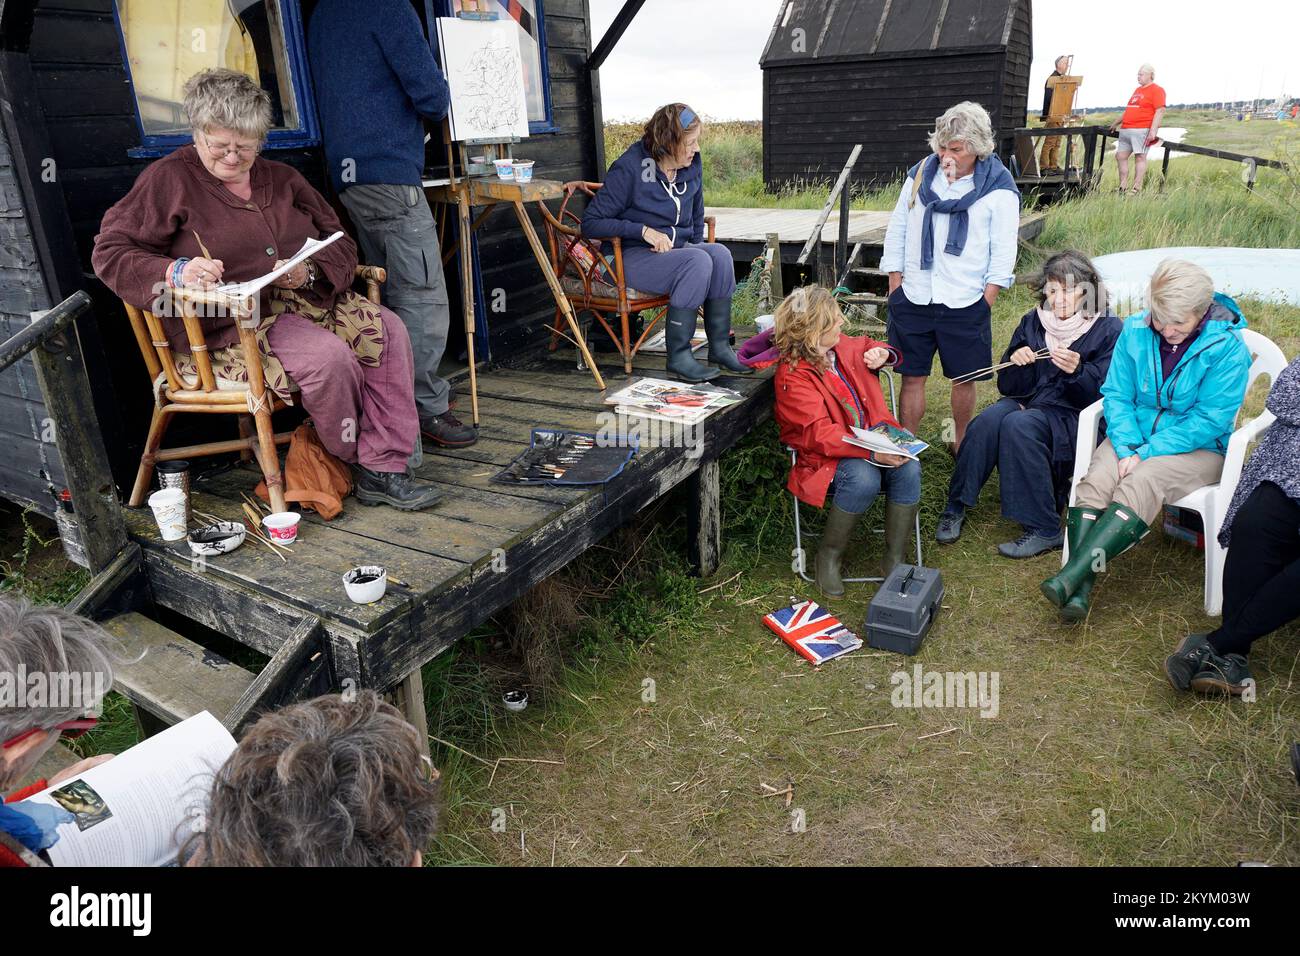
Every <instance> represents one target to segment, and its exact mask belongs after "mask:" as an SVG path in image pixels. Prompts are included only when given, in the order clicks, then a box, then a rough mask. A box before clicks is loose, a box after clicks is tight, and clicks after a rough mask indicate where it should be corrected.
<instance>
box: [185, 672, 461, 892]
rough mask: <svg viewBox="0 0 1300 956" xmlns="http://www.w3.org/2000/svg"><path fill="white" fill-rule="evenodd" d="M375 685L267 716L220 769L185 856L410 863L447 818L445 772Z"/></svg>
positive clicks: (247, 861) (196, 859)
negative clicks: (442, 788)
mask: <svg viewBox="0 0 1300 956" xmlns="http://www.w3.org/2000/svg"><path fill="white" fill-rule="evenodd" d="M420 743H421V741H420V738H419V735H418V734H417V733H416V730H415V728H414V727H412V726H411V725H410V724H409V723H407V722H406V720H405V718H403V717H402V715H401V713H400V712H399V711H398V710H397V708H396V707H394V706H393V705H392V704H389V703H386V702H385V701H384V700H382V699H381V698H380V697H379V695H377V694H376V693H375V692H374V691H372V690H363V691H361V692H360V693H359V694H358V695H357V697H356V699H355V700H347V699H346V698H344V697H342V696H340V695H338V694H330V695H327V696H325V697H317V698H316V699H315V700H310V701H307V702H305V703H301V704H293V705H291V706H289V707H285V708H282V709H281V710H278V711H275V712H274V713H270V714H267V715H265V716H264V717H262V718H261V719H260V720H258V721H257V723H256V724H254V725H253V726H252V727H251V728H250V729H249V731H248V733H247V734H245V736H244V739H243V740H241V741H240V743H239V747H238V748H237V749H236V750H235V752H234V753H233V754H231V755H230V757H229V758H228V759H227V760H226V762H225V764H224V765H223V766H222V767H221V769H220V770H218V771H217V773H216V777H215V779H214V780H213V783H212V789H211V792H210V795H209V804H208V808H207V813H206V827H205V828H204V829H203V830H202V831H201V832H199V833H196V834H193V835H192V836H191V837H190V838H189V839H188V840H187V841H186V845H185V846H184V847H183V848H182V850H181V858H182V859H185V860H189V861H190V862H192V863H194V864H198V865H203V866H410V865H411V863H412V862H413V861H414V860H415V855H416V853H417V852H420V851H421V850H422V849H423V848H424V846H425V844H426V843H428V841H429V839H430V837H431V836H432V835H433V832H434V828H435V827H436V825H437V822H438V772H437V770H435V769H434V767H433V765H432V764H431V763H430V762H429V758H428V757H425V756H424V754H423V751H422V749H421V747H420Z"/></svg>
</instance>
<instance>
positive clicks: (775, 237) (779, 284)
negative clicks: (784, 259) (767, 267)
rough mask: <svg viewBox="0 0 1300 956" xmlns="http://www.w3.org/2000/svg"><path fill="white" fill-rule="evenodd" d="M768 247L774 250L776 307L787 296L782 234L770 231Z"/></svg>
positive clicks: (773, 288)
mask: <svg viewBox="0 0 1300 956" xmlns="http://www.w3.org/2000/svg"><path fill="white" fill-rule="evenodd" d="M767 247H768V248H769V249H771V250H772V308H773V309H775V308H776V306H778V305H780V304H781V300H782V299H784V298H785V280H784V279H783V278H782V276H781V236H780V235H779V234H778V233H775V232H769V233H768V234H767Z"/></svg>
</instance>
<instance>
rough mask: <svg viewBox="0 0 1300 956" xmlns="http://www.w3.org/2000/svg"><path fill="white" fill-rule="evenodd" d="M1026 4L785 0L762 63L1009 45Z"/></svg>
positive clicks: (1015, 0) (1008, 0) (1003, 0)
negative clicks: (1018, 14)
mask: <svg viewBox="0 0 1300 956" xmlns="http://www.w3.org/2000/svg"><path fill="white" fill-rule="evenodd" d="M1021 2H1024V3H1029V2H1031V0H786V2H785V3H783V4H781V7H780V9H779V10H778V11H777V15H776V23H775V24H774V25H773V27H772V33H771V35H770V36H769V37H768V40H767V46H766V48H764V50H763V56H762V57H761V59H760V60H759V64H760V65H761V66H763V67H767V66H774V65H785V64H794V63H807V62H808V61H809V60H864V59H869V58H873V57H881V58H885V57H897V56H906V55H908V54H916V53H929V54H933V53H952V52H957V53H961V52H966V51H967V50H970V49H973V48H981V49H994V48H998V47H1005V46H1006V45H1007V42H1008V40H1009V38H1010V35H1011V25H1012V21H1013V20H1014V19H1015V15H1016V8H1017V7H1018V6H1019V5H1020V3H1021ZM796 30H803V33H802V34H796V33H795V31H796Z"/></svg>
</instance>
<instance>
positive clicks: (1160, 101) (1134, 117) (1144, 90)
mask: <svg viewBox="0 0 1300 956" xmlns="http://www.w3.org/2000/svg"><path fill="white" fill-rule="evenodd" d="M1137 78H1138V88H1137V89H1136V90H1134V91H1133V95H1132V96H1130V97H1129V101H1128V108H1127V109H1125V110H1124V115H1123V116H1122V117H1120V118H1119V119H1118V120H1116V121H1115V122H1114V123H1113V124H1111V127H1110V128H1111V132H1118V133H1119V142H1118V143H1117V144H1116V145H1115V163H1116V165H1118V166H1119V191H1120V192H1121V193H1122V192H1126V191H1127V192H1128V193H1130V194H1132V195H1136V194H1137V193H1140V192H1141V191H1142V180H1143V179H1144V178H1145V177H1146V173H1147V148H1148V147H1149V146H1150V145H1151V144H1152V143H1154V142H1155V141H1156V139H1157V133H1158V132H1159V131H1160V121H1161V120H1162V119H1164V116H1165V91H1164V88H1163V87H1159V86H1157V85H1156V84H1155V78H1156V71H1155V67H1153V66H1152V65H1151V64H1150V63H1143V64H1142V66H1140V67H1139V68H1138V76H1137ZM1129 156H1136V157H1137V158H1136V160H1135V161H1134V170H1133V188H1132V189H1128V188H1127V187H1128V158H1129Z"/></svg>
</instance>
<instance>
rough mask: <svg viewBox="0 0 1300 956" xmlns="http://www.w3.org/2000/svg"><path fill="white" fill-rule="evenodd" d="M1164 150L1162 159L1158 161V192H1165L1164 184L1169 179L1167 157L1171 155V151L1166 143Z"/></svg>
mask: <svg viewBox="0 0 1300 956" xmlns="http://www.w3.org/2000/svg"><path fill="white" fill-rule="evenodd" d="M1164 149H1165V155H1164V159H1162V160H1161V161H1160V191H1161V192H1164V191H1165V183H1166V182H1167V181H1168V179H1169V156H1170V154H1171V153H1173V150H1172V149H1170V148H1169V144H1168V143H1165V144H1164Z"/></svg>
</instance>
